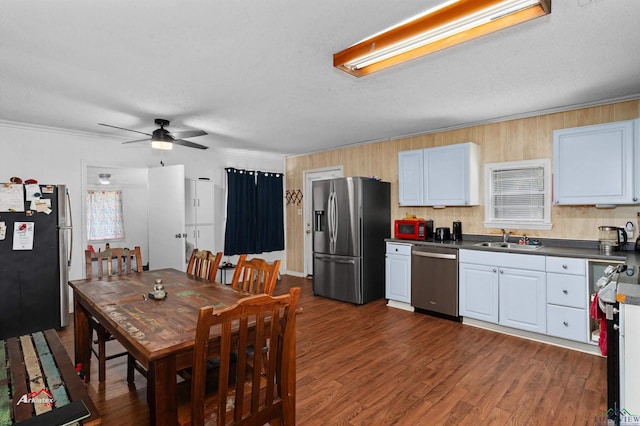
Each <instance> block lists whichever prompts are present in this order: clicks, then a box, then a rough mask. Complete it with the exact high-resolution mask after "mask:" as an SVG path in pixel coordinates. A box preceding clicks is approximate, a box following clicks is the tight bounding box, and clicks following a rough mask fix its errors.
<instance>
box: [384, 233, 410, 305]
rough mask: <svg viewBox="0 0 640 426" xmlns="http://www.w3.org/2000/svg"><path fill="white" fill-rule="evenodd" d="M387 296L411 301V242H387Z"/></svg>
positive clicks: (390, 298)
mask: <svg viewBox="0 0 640 426" xmlns="http://www.w3.org/2000/svg"><path fill="white" fill-rule="evenodd" d="M385 297H386V298H387V299H389V300H396V301H398V302H404V303H411V244H403V243H391V242H388V243H387V251H386V257H385Z"/></svg>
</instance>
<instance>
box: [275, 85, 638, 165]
mask: <svg viewBox="0 0 640 426" xmlns="http://www.w3.org/2000/svg"><path fill="white" fill-rule="evenodd" d="M638 99H640V93H635V94H633V95H628V96H622V97H619V98H613V99H604V100H600V101H592V102H584V103H580V104H572V105H564V106H558V107H553V108H546V109H540V110H534V111H529V112H523V113H520V114H512V115H503V116H500V117H494V118H488V119H486V120H479V121H472V122H469V123H464V124H460V125H457V126H450V127H440V128H437V129H431V130H425V131H423V132H416V133H408V134H404V135H398V136H390V137H386V138H380V139H370V140H366V141H361V142H354V143H348V144H345V145H340V146H336V147H335V148H329V149H324V150H320V151H313V152H307V153H305V154H295V155H289V156H287V158H296V157H304V156H306V155H310V154H320V153H323V152H331V151H337V150H340V149H345V148H353V147H356V146H361V145H369V144H374V143H378V142H390V141H395V140H400V139H407V138H410V137H415V136H424V135H431V134H434V133H442V132H448V131H451V130H459V129H466V128H468V127H474V126H482V125H485V124H493V123H501V122H504V121H511V120H520V119H523V118H531V117H537V116H541V115H547V114H556V113H559V112H566V111H572V110H577V109H583V108H592V107H598V106H604V105H611V104H616V103H620V102H627V101H635V100H638Z"/></svg>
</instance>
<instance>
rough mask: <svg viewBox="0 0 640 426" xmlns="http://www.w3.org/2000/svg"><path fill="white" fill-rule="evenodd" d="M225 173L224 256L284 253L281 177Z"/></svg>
mask: <svg viewBox="0 0 640 426" xmlns="http://www.w3.org/2000/svg"><path fill="white" fill-rule="evenodd" d="M226 172H227V223H226V229H225V235H224V254H225V255H227V256H231V255H234V254H243V253H244V254H255V253H263V252H267V251H276V250H284V212H283V205H282V203H283V201H282V200H283V190H282V184H283V176H282V174H280V173H265V172H257V171H250V170H238V169H234V168H228V169H226Z"/></svg>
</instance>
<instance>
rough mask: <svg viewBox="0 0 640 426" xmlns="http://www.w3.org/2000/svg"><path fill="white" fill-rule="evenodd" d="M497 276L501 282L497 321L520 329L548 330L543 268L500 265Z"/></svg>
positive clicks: (540, 331)
mask: <svg viewBox="0 0 640 426" xmlns="http://www.w3.org/2000/svg"><path fill="white" fill-rule="evenodd" d="M523 256H526V255H523ZM536 257H539V256H536ZM498 276H499V278H498V280H499V282H500V286H499V289H498V292H499V293H500V307H499V310H500V315H499V321H498V323H499V324H500V325H504V326H507V327H513V328H518V329H520V330H527V331H533V332H536V333H546V332H547V285H546V274H545V272H544V270H543V271H531V270H526V269H512V268H504V267H500V268H499V271H498Z"/></svg>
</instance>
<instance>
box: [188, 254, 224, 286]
mask: <svg viewBox="0 0 640 426" xmlns="http://www.w3.org/2000/svg"><path fill="white" fill-rule="evenodd" d="M221 261H222V252H218V253H216V254H213V253H212V252H210V251H209V250H198V249H197V248H196V249H193V252H192V253H191V257H190V258H189V263H188V265H187V274H189V275H193V276H196V277H198V278H204V279H206V280H207V281H211V282H214V281H215V280H216V274H217V273H218V267H219V266H220V262H221Z"/></svg>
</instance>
